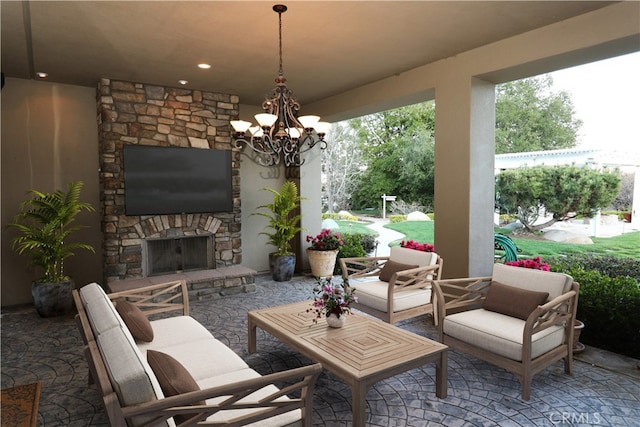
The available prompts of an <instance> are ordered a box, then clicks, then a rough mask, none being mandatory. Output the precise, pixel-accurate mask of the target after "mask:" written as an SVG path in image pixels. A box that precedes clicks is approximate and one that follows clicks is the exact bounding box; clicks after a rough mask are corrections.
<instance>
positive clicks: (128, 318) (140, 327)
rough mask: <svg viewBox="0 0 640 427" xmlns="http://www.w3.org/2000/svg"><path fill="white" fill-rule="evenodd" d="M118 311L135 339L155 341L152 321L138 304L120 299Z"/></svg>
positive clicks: (117, 304)
mask: <svg viewBox="0 0 640 427" xmlns="http://www.w3.org/2000/svg"><path fill="white" fill-rule="evenodd" d="M116 311H117V312H118V314H120V317H122V320H123V321H124V324H125V325H127V328H128V329H129V332H131V335H133V337H134V338H135V339H137V340H140V341H144V342H151V341H153V328H152V327H151V322H149V319H148V318H147V316H145V315H144V313H143V312H142V310H140V308H138V306H136V305H135V304H132V303H130V302H129V301H125V300H119V301H117V302H116Z"/></svg>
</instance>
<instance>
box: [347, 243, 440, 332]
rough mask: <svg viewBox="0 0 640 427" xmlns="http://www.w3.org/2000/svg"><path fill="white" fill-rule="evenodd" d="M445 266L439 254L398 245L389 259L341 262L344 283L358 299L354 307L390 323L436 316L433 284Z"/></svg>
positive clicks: (369, 258) (359, 259) (376, 258)
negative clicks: (433, 303)
mask: <svg viewBox="0 0 640 427" xmlns="http://www.w3.org/2000/svg"><path fill="white" fill-rule="evenodd" d="M442 263H443V260H442V257H440V256H438V254H436V253H433V252H422V251H417V250H414V249H407V248H401V247H397V246H394V247H392V248H391V253H390V255H389V256H388V257H362V258H341V259H340V265H341V267H342V277H343V280H344V282H345V283H346V284H347V285H348V286H349V287H352V288H355V289H356V294H355V295H356V296H357V297H358V302H357V303H354V304H352V305H351V306H352V307H354V308H356V309H358V310H360V311H363V312H365V313H368V314H370V315H372V316H375V317H377V318H379V319H382V320H384V321H385V322H388V323H391V324H394V323H396V322H398V321H400V320H404V319H409V318H412V317H416V316H421V315H423V314H433V305H432V304H431V283H432V281H433V280H435V279H439V278H440V275H441V272H442Z"/></svg>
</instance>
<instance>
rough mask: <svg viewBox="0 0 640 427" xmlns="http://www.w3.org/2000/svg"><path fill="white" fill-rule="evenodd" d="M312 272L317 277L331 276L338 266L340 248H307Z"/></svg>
mask: <svg viewBox="0 0 640 427" xmlns="http://www.w3.org/2000/svg"><path fill="white" fill-rule="evenodd" d="M307 256H308V257H309V265H310V266H311V274H313V275H314V276H315V277H331V276H333V270H334V269H335V266H336V258H337V256H338V249H336V250H333V251H316V250H313V249H310V248H307Z"/></svg>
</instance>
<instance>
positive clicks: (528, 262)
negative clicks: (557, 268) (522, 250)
mask: <svg viewBox="0 0 640 427" xmlns="http://www.w3.org/2000/svg"><path fill="white" fill-rule="evenodd" d="M505 265H511V266H513V267H522V268H532V269H534V270H542V271H549V264H547V263H546V262H542V259H541V258H540V257H539V256H537V257H535V258H531V259H520V260H518V261H508V262H505Z"/></svg>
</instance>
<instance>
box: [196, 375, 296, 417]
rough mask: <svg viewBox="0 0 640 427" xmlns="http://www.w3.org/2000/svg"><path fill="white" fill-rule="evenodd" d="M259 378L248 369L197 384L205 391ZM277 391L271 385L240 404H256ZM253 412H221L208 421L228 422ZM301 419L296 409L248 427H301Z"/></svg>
mask: <svg viewBox="0 0 640 427" xmlns="http://www.w3.org/2000/svg"><path fill="white" fill-rule="evenodd" d="M258 377H260V374H258V373H257V372H256V371H254V370H253V369H251V368H246V369H241V370H237V371H234V372H228V373H224V374H221V375H217V376H212V377H209V378H204V379H200V380H196V382H197V383H198V386H200V389H205V388H209V387H216V386H221V385H225V384H231V383H236V382H240V381H243V380H248V379H252V378H258ZM277 391H278V389H277V388H276V387H275V386H272V385H270V386H267V387H265V388H264V389H261V390H258V391H256V392H255V393H252V394H250V395H248V396H247V397H245V398H243V399H241V400H240V402H255V401H257V400H259V399H261V398H263V397H265V396H268V395H269V394H271V393H274V392H277ZM223 399H224V397H218V398H216V399H207V403H210V404H211V403H219V402H221V401H222V400H223ZM278 400H284V401H286V400H289V398H288V397H286V396H283V397H280V398H279V399H278ZM252 411H253V410H252V409H238V410H233V411H221V412H218V413H217V414H214V415H212V416H210V417H209V418H207V420H209V421H218V422H220V421H222V420H227V419H229V418H231V417H238V416H240V415H242V414H245V413H250V412H252ZM301 418H302V413H301V412H300V410H299V409H296V410H294V411H290V412H286V413H284V414H280V415H278V416H275V417H272V418H269V419H266V420H261V421H258V422H255V423H252V424H247V425H248V426H252V427H274V426H287V427H289V426H291V427H292V426H300V425H302V424H301V422H300V420H301Z"/></svg>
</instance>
